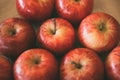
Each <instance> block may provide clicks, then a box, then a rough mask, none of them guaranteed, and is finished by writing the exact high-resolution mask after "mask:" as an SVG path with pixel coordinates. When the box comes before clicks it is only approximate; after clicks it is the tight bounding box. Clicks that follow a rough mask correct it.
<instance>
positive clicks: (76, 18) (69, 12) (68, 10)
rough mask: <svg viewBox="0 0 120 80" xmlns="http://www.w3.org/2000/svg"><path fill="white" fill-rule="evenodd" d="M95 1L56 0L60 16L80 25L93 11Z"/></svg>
mask: <svg viewBox="0 0 120 80" xmlns="http://www.w3.org/2000/svg"><path fill="white" fill-rule="evenodd" d="M93 3H94V2H93V0H56V3H55V5H56V10H57V12H58V15H59V16H60V17H62V18H65V19H67V20H69V21H70V22H72V23H75V24H78V23H80V21H81V20H82V19H83V18H85V17H86V16H87V15H89V14H90V13H91V12H92V10H93Z"/></svg>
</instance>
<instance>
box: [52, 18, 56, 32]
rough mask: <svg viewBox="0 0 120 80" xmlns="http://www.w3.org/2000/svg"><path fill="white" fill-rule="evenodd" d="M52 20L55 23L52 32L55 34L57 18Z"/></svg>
mask: <svg viewBox="0 0 120 80" xmlns="http://www.w3.org/2000/svg"><path fill="white" fill-rule="evenodd" d="M52 21H53V24H54V28H53V30H52V34H55V33H56V20H55V19H54V18H53V19H52Z"/></svg>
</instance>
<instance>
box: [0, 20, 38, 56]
mask: <svg viewBox="0 0 120 80" xmlns="http://www.w3.org/2000/svg"><path fill="white" fill-rule="evenodd" d="M35 35H36V34H35V31H34V29H33V28H32V27H31V26H30V25H29V24H28V23H27V22H25V20H23V19H19V18H9V19H7V20H5V21H3V22H2V23H1V24H0V52H1V53H2V54H3V55H6V56H9V57H14V58H16V57H17V56H19V55H20V53H21V52H23V51H24V50H26V49H29V48H32V47H34V44H35Z"/></svg>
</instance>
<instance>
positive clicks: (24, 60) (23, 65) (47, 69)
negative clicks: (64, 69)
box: [14, 48, 58, 80]
mask: <svg viewBox="0 0 120 80" xmlns="http://www.w3.org/2000/svg"><path fill="white" fill-rule="evenodd" d="M57 75H58V64H57V61H56V59H55V57H54V56H53V55H52V53H50V52H49V51H47V50H45V49H38V48H35V49H29V50H26V51H24V52H23V53H22V54H21V55H20V56H19V57H18V59H17V60H16V62H15V64H14V78H15V80H56V78H57Z"/></svg>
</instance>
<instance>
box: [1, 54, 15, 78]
mask: <svg viewBox="0 0 120 80" xmlns="http://www.w3.org/2000/svg"><path fill="white" fill-rule="evenodd" d="M12 67H13V65H12V63H11V61H10V60H9V59H8V58H7V57H5V56H3V55H1V54H0V80H12V78H13V75H12V74H13V73H12Z"/></svg>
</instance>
